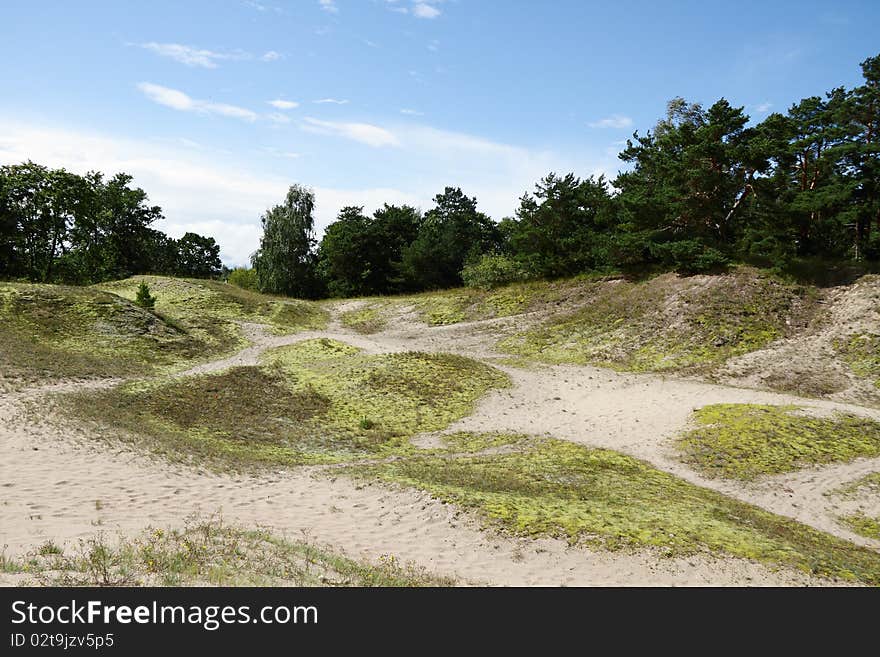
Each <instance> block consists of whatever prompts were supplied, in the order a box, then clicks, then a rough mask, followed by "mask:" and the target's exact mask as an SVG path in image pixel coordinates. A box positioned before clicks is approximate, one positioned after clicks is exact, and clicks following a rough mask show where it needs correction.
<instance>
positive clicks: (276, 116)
mask: <svg viewBox="0 0 880 657" xmlns="http://www.w3.org/2000/svg"><path fill="white" fill-rule="evenodd" d="M266 118H267V119H268V120H270V121H271V122H272V123H290V117H289V116H287V115H286V114H282V113H281V112H272V113H271V114H267V115H266Z"/></svg>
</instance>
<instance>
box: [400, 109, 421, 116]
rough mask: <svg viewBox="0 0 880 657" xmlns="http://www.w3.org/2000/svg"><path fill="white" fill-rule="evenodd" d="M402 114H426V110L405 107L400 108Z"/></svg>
mask: <svg viewBox="0 0 880 657" xmlns="http://www.w3.org/2000/svg"><path fill="white" fill-rule="evenodd" d="M400 113H401V114H406V115H407V116H424V115H425V113H424V112H419V111H418V110H414V109H408V108H403V109H402V110H400Z"/></svg>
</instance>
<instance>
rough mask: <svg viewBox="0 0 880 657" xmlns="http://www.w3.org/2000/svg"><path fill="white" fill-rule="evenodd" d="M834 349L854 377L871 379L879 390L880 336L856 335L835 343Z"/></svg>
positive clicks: (872, 334) (871, 334)
mask: <svg viewBox="0 0 880 657" xmlns="http://www.w3.org/2000/svg"><path fill="white" fill-rule="evenodd" d="M835 347H836V349H837V351H838V352H839V353H840V355H841V356H842V357H843V360H844V362H845V363H846V364H847V365H849V367H850V369H851V370H852V371H853V372H854V373H855V374H856V375H858V376H861V377H865V378H868V379H873V381H874V385H875V386H877V387H878V388H880V335H878V334H876V333H858V334H856V335H852V336H850V337H849V339H847V340H846V341H839V342H837V343H836V344H835Z"/></svg>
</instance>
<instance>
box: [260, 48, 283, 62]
mask: <svg viewBox="0 0 880 657" xmlns="http://www.w3.org/2000/svg"><path fill="white" fill-rule="evenodd" d="M260 59H262V60H263V61H264V62H277V61H278V60H279V59H281V53H280V52H277V51H275V50H267V51H266V52H264V53H263V56H262V57H260Z"/></svg>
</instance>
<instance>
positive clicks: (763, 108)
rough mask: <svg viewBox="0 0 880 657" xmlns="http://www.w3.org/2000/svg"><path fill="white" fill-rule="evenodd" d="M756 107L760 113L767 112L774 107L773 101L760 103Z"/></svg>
mask: <svg viewBox="0 0 880 657" xmlns="http://www.w3.org/2000/svg"><path fill="white" fill-rule="evenodd" d="M754 107H755V111H756V112H757V113H758V114H766V113H767V112H769V111H770V110H771V109H772V108H773V103H759V104H757V105H755V106H754Z"/></svg>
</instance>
